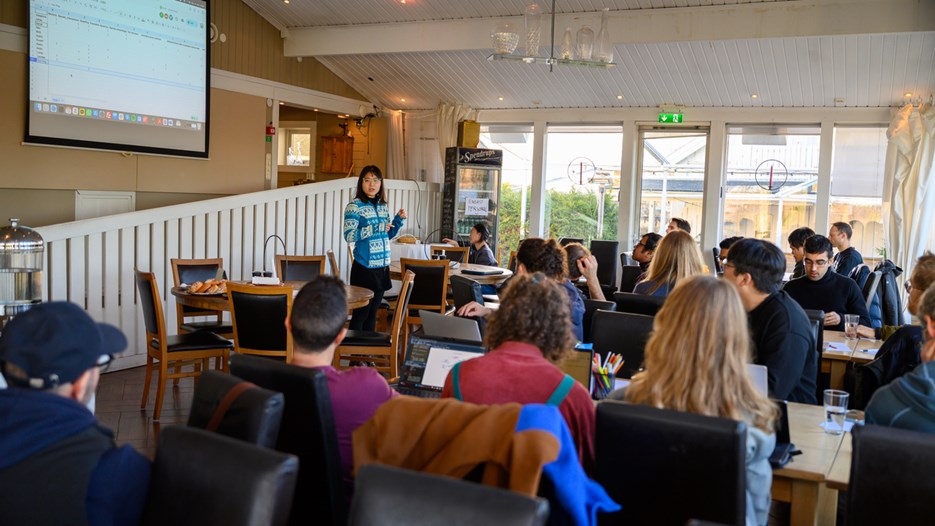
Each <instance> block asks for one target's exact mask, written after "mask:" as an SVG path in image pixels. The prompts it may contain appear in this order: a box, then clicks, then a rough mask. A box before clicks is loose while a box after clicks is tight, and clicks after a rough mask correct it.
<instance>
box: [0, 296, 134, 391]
mask: <svg viewBox="0 0 935 526" xmlns="http://www.w3.org/2000/svg"><path fill="white" fill-rule="evenodd" d="M126 348H127V338H126V336H124V335H123V332H121V331H120V329H118V328H117V327H115V326H113V325H110V324H107V323H97V322H95V321H94V320H93V319H91V316H89V315H88V313H87V312H85V311H84V309H82V308H81V307H79V306H77V305H75V304H74V303H69V302H67V301H54V302H49V303H40V304H38V305H36V306H34V307H32V308H31V309H29V310H28V311H26V312H25V313H23V314H20V315H17V316H16V317H14V318H13V319H12V320H10V322H9V323H7V324H6V326H5V327H4V328H3V334H2V335H0V366H2V369H3V376H4V377H5V378H6V380H7V382H8V383H9V384H10V385H11V386H17V387H29V388H32V389H51V388H53V387H56V386H59V385H62V384H67V383H71V382H74V381H75V380H76V379H78V377H80V376H81V375H82V374H84V372H85V371H87V370H88V369H90V368H92V367H95V366H101V365H106V364H107V363H108V362H110V360H111V359H112V358H113V355H114V354H117V353H119V352H121V351H123V350H124V349H126Z"/></svg>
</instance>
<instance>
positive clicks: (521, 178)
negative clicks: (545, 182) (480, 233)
mask: <svg viewBox="0 0 935 526" xmlns="http://www.w3.org/2000/svg"><path fill="white" fill-rule="evenodd" d="M532 138H533V129H532V125H531V124H519V125H504V124H496V125H495V124H485V125H482V126H481V129H480V143H479V144H478V147H479V148H494V149H497V150H503V169H502V170H501V172H500V174H501V175H500V177H501V179H500V206H499V212H498V222H499V223H498V233H497V235H498V240H499V241H498V244H497V247H496V249H497V252H498V253H497V254H496V256H497V259H498V260H499V261H500V264H501V265H504V266H505V265H506V264H507V260H508V259H509V257H510V251H513V250H516V248H517V247H518V246H519V240H521V239H525V238H526V236H527V233H528V232H529V199H530V189H531V188H532Z"/></svg>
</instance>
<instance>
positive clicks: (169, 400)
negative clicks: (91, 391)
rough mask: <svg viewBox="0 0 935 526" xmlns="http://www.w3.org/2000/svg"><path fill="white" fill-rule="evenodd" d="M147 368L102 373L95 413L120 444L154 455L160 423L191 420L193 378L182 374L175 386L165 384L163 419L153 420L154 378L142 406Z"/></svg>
mask: <svg viewBox="0 0 935 526" xmlns="http://www.w3.org/2000/svg"><path fill="white" fill-rule="evenodd" d="M145 372H146V369H145V368H144V367H136V368H134V369H125V370H123V371H116V372H112V373H104V374H103V375H101V381H100V383H99V384H98V388H97V407H96V411H95V414H96V415H97V418H98V420H100V422H101V423H102V424H104V425H105V426H107V427H109V428H110V429H111V430H113V431H114V434H115V436H116V438H117V443H118V444H130V445H131V446H133V447H135V448H136V449H137V450H138V451H140V452H141V453H143V454H144V455H147V456H148V457H150V458H152V457H153V455H154V454H155V452H156V441H157V439H158V438H159V429H160V426H169V425H175V424H183V425H184V424H185V422H186V421H187V420H188V412H189V409H190V407H191V404H192V391H193V382H192V379H191V378H182V379H181V380H180V381H179V385H178V386H176V387H173V386H172V384H171V382H170V383H169V385H167V386H166V394H165V399H164V400H163V402H162V415H161V416H160V418H159V420H160V421H159V422H153V418H152V417H153V406H154V404H155V399H156V382H155V379H154V381H153V382H152V385H150V393H149V402H148V403H147V404H146V409H145V410H141V409H140V398H141V397H142V395H143V377H144V375H145Z"/></svg>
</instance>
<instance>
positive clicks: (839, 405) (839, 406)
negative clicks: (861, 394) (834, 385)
mask: <svg viewBox="0 0 935 526" xmlns="http://www.w3.org/2000/svg"><path fill="white" fill-rule="evenodd" d="M849 397H850V395H849V394H848V393H847V391H839V390H837V389H825V433H828V434H829V435H840V434H841V433H843V432H844V417H845V416H846V415H847V399H848V398H849Z"/></svg>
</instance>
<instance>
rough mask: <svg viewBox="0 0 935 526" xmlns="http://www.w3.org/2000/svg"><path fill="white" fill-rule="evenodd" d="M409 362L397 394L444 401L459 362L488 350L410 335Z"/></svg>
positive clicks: (460, 343) (470, 344) (405, 362)
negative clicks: (444, 392) (445, 389)
mask: <svg viewBox="0 0 935 526" xmlns="http://www.w3.org/2000/svg"><path fill="white" fill-rule="evenodd" d="M408 343H409V345H408V346H407V347H406V359H405V360H404V361H403V367H402V370H401V371H400V374H399V385H397V386H396V391H397V392H399V393H400V394H404V395H410V396H418V397H420V398H441V396H442V388H443V387H444V386H445V379H446V378H448V372H449V371H451V368H452V367H454V365H455V364H456V363H459V362H463V361H465V360H470V359H472V358H477V357H479V356H483V355H484V353H485V352H486V351H487V349H486V348H485V347H484V346H482V345H480V344H477V343H472V342H465V341H454V340H451V339H449V338H430V337H427V336H424V335H422V334H411V335H409V342H408Z"/></svg>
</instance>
